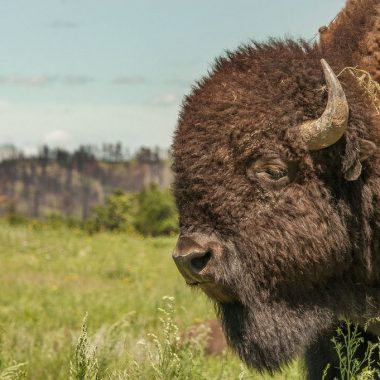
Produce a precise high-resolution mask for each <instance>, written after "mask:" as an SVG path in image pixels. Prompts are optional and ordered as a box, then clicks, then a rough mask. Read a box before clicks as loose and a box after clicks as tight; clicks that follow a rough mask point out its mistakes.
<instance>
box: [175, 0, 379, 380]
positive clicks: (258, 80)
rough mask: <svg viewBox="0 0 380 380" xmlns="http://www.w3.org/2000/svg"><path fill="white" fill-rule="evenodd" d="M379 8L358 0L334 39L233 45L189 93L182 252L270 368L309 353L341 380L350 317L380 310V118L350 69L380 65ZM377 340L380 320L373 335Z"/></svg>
mask: <svg viewBox="0 0 380 380" xmlns="http://www.w3.org/2000/svg"><path fill="white" fill-rule="evenodd" d="M379 7H380V0H356V1H354V0H351V1H349V2H348V4H347V5H346V9H345V11H344V12H343V13H342V14H341V15H340V17H338V19H337V20H336V21H335V22H334V24H333V25H331V27H330V33H329V35H328V38H324V39H323V40H322V39H321V41H320V42H307V41H304V40H297V41H295V40H291V39H285V40H275V39H273V40H270V41H269V42H267V43H257V42H252V43H249V44H246V45H243V46H241V47H240V48H238V49H237V50H236V51H233V52H230V51H228V52H226V53H225V55H223V56H222V57H220V58H218V59H217V60H216V62H215V64H214V66H213V69H212V70H211V71H210V72H209V73H208V75H207V76H205V77H204V78H202V79H201V80H200V81H199V82H197V84H196V85H195V86H194V87H193V88H192V91H191V93H190V94H189V95H188V96H187V97H186V98H185V99H184V102H183V106H182V109H181V112H180V115H179V121H178V125H177V127H176V131H175V135H174V142H173V146H172V147H173V170H174V175H175V179H174V184H173V192H174V196H175V199H176V203H177V207H178V210H179V224H180V235H179V239H178V242H177V245H176V247H175V249H174V252H173V258H174V261H175V263H176V265H177V267H178V269H179V271H180V272H181V274H182V275H183V277H184V279H185V281H186V283H187V284H188V285H189V286H190V287H192V288H199V289H202V290H203V291H204V292H205V293H206V295H207V296H208V297H210V298H211V299H212V300H213V301H214V303H215V307H216V311H217V314H218V316H219V317H220V319H221V322H222V326H223V330H224V333H225V335H226V338H227V341H228V344H229V346H230V347H232V349H233V350H234V351H235V352H236V353H237V354H238V355H239V356H240V358H241V359H242V360H243V361H244V362H245V363H246V364H247V365H248V366H250V367H253V368H256V369H258V370H260V371H264V370H268V371H270V372H273V371H276V370H277V369H279V368H280V367H281V366H282V365H285V364H286V363H288V362H289V361H290V360H292V359H293V358H294V357H296V356H297V355H301V354H303V355H305V357H306V367H307V371H308V376H309V378H310V379H320V378H321V375H322V371H323V369H324V368H325V366H326V364H327V363H330V364H332V366H331V367H330V368H331V369H330V372H329V373H328V376H327V378H333V377H334V376H337V372H336V371H337V370H336V368H335V365H336V356H335V354H334V350H333V349H332V347H331V343H330V339H331V335H332V333H333V332H334V330H335V329H336V326H337V325H338V324H339V321H340V320H342V319H343V318H345V317H347V318H350V320H352V321H355V322H357V323H359V324H361V326H363V325H364V323H365V321H366V320H367V319H368V318H372V317H374V316H378V315H379V314H380V234H379V228H380V166H379V163H380V162H379V160H380V156H379V154H378V152H377V148H376V146H377V145H378V144H379V143H380V141H379V139H380V133H379V131H380V118H379V116H377V115H376V112H375V111H374V108H373V102H372V100H373V99H372V100H371V99H370V98H369V97H368V95H367V93H366V91H365V89H363V88H362V86H361V85H360V83H359V82H360V81H358V80H357V79H356V78H355V77H354V76H352V75H351V74H350V73H349V72H348V71H347V70H345V71H343V72H342V73H341V74H340V75H339V73H340V72H341V71H342V70H343V69H344V68H345V67H350V66H356V65H357V64H358V63H359V64H362V63H363V62H364V63H365V62H375V63H376V62H377V61H376V59H375V58H376V57H377V56H378V54H379V51H380V49H379V43H380V38H379V31H380V27H379V25H378V24H379V19H380V16H379V13H378V12H379ZM369 33H372V37H373V35H374V36H375V37H376V38H377V39H376V38H375V42H376V41H377V42H376V43H377V45H376V44H375V48H373V46H372V48H370V47H369V46H368V44H367V42H366V41H367V40H368V38H367V37H368V35H369ZM371 49H372V50H371ZM371 54H372V55H371ZM364 58H365V59H364ZM372 58H374V60H372V61H371V59H372ZM364 63H363V64H362V67H363V68H364V69H366V70H372V69H373V67H372V66H371V67H369V66H368V65H367V66H365V64H364ZM376 64H378V63H376ZM377 68H378V67H377ZM377 68H376V67H375V69H377ZM379 331H380V330H379ZM377 335H378V331H377V326H376V325H375V324H374V325H371V327H370V329H369V330H368V331H367V332H366V333H365V338H366V339H367V340H373V339H376V336H377Z"/></svg>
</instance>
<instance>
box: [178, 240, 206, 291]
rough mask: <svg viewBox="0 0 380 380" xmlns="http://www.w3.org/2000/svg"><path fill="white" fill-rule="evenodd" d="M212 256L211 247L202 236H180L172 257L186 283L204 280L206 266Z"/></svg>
mask: <svg viewBox="0 0 380 380" xmlns="http://www.w3.org/2000/svg"><path fill="white" fill-rule="evenodd" d="M212 256H213V253H212V250H211V248H210V247H209V246H208V244H207V241H205V239H204V238H203V239H202V238H199V237H198V239H196V238H195V237H187V236H182V237H180V238H179V239H178V242H177V245H176V247H175V249H174V251H173V259H174V262H175V263H176V265H177V267H178V270H179V271H180V272H181V274H182V276H183V277H184V278H185V280H186V282H187V283H188V284H196V283H200V282H203V281H205V280H206V277H207V274H206V272H207V267H208V266H209V264H210V261H211V258H212Z"/></svg>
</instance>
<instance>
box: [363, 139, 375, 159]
mask: <svg viewBox="0 0 380 380" xmlns="http://www.w3.org/2000/svg"><path fill="white" fill-rule="evenodd" d="M359 150H360V151H359V160H360V161H365V160H366V159H367V158H369V157H371V156H373V155H374V154H375V152H376V150H377V146H376V144H375V143H374V142H372V141H369V140H364V139H360V140H359Z"/></svg>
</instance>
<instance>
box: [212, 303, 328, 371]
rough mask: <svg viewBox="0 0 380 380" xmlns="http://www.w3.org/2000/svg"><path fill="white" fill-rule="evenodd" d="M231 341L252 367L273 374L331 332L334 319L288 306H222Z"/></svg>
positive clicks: (317, 311) (320, 311) (318, 311)
mask: <svg viewBox="0 0 380 380" xmlns="http://www.w3.org/2000/svg"><path fill="white" fill-rule="evenodd" d="M218 314H219V316H220V318H221V319H222V323H223V327H224V332H225V334H226V336H227V341H228V343H229V345H230V346H231V347H232V348H233V350H234V351H236V353H237V354H238V355H239V357H240V358H241V359H242V360H243V361H244V362H245V363H246V364H247V365H248V366H250V367H253V368H256V369H258V370H260V371H262V370H268V371H269V372H273V371H275V370H277V369H279V368H280V367H281V365H284V364H285V363H287V362H289V361H290V360H292V359H293V358H294V357H295V355H299V354H301V353H303V352H304V347H307V346H309V345H310V343H311V342H312V341H313V340H314V339H316V338H317V336H318V335H319V334H320V333H321V332H322V331H324V330H326V331H328V329H329V328H330V327H331V325H332V323H333V316H332V314H331V312H330V311H329V310H327V309H319V308H313V307H310V308H306V307H305V306H299V307H297V305H289V304H286V303H284V302H279V303H275V302H273V303H270V304H252V305H249V306H243V305H242V304H239V303H229V304H228V303H226V304H219V305H218Z"/></svg>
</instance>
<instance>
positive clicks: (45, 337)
mask: <svg viewBox="0 0 380 380" xmlns="http://www.w3.org/2000/svg"><path fill="white" fill-rule="evenodd" d="M174 242H175V238H154V239H153V238H152V239H142V238H138V237H130V236H126V235H122V234H120V235H117V234H98V235H94V236H88V235H86V234H84V233H81V232H76V231H74V230H69V229H65V228H62V229H59V228H58V229H57V228H55V229H53V228H49V227H43V226H37V227H33V225H29V226H9V225H7V224H6V223H2V222H0V257H1V258H0V260H1V261H0V262H1V270H0V283H1V292H0V373H2V375H1V374H0V379H13V378H17V376H18V375H17V374H15V375H12V374H11V375H10V377H5V375H4V370H5V369H6V368H9V367H10V366H12V365H14V364H16V363H26V364H25V365H23V366H21V367H20V368H21V369H22V370H23V371H26V373H27V375H26V377H27V378H28V379H39V380H40V379H54V380H58V379H68V378H70V361H71V362H72V363H75V347H76V344H77V341H78V337H79V335H80V331H81V325H82V321H83V318H84V316H85V315H86V313H87V314H88V318H87V326H88V339H89V344H90V345H91V346H96V358H97V366H98V373H97V377H96V378H97V379H99V378H102V379H107V378H109V379H120V380H121V379H137V378H142V379H150V378H152V379H160V378H162V379H167V378H168V377H170V376H171V378H177V379H201V378H204V379H248V378H249V379H263V378H266V376H263V375H260V374H255V373H252V372H249V371H247V370H246V369H245V368H244V367H243V366H242V365H241V364H240V362H239V361H238V360H237V359H236V358H235V357H234V356H233V355H232V354H231V353H228V352H227V353H226V354H225V355H223V356H222V357H220V356H219V357H212V356H205V355H204V354H203V351H201V350H200V349H199V346H198V345H197V346H196V345H194V346H186V347H184V348H183V350H182V349H181V348H178V347H174V348H173V347H172V345H173V342H174V343H176V339H177V336H178V334H177V332H176V330H175V329H176V326H178V328H179V330H180V331H182V330H185V329H186V327H187V326H190V325H192V324H194V323H197V322H200V321H203V320H206V319H212V318H214V311H213V307H212V305H211V304H210V302H208V301H207V300H206V298H205V297H204V296H203V295H202V294H200V293H194V292H192V291H190V290H189V289H188V288H186V287H185V285H184V282H183V280H182V279H181V277H180V275H179V274H178V273H177V270H176V268H175V266H174V264H173V263H172V261H171V258H170V252H171V250H172V247H173V245H174ZM164 296H172V297H174V299H175V313H174V315H173V321H172V322H170V323H171V324H170V323H169V329H170V328H171V329H172V331H169V332H168V331H167V330H168V323H167V322H168V320H169V321H171V319H170V318H171V316H170V315H169V316H168V315H166V316H165V314H163V313H162V311H159V310H158V309H159V308H161V307H164V308H165V301H163V297H164ZM167 307H168V306H166V308H167ZM169 307H170V305H169ZM162 317H164V322H165V323H164V324H163V322H162ZM165 328H166V330H165ZM151 334H154V335H153V336H152V335H151ZM170 334H171V338H170V339H172V338H173V336H174V338H173V339H174V340H173V341H167V340H168V339H167V338H168V335H170ZM170 339H169V340H170ZM171 350H172V351H171ZM181 350H182V351H181ZM167 351H168V352H167ZM165 355H166V356H165ZM173 362H174V364H173ZM173 365H174V367H175V366H176V367H175V370H174V372H173V371H172V370H173V369H170V367H171V366H172V367H173ZM298 367H299V365H294V366H293V367H291V368H288V369H286V370H285V371H284V372H283V373H282V374H279V375H278V376H276V378H277V379H298V378H302V377H303V376H302V375H301V372H300V369H299V368H298ZM2 371H3V372H2ZM165 371H166V372H165ZM170 371H172V372H170ZM8 372H12V371H8ZM13 372H15V373H17V372H20V371H13ZM21 372H22V371H21ZM73 373H74V372H72V377H73V378H75V379H77V378H78V379H79V378H83V379H84V378H90V376H89V375H88V376H84V377H83V376H82V377H80V375H73ZM165 373H166V375H165ZM168 373H172V375H170V376H169V375H168ZM94 378H95V377H94ZM268 378H270V377H269V376H268Z"/></svg>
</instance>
